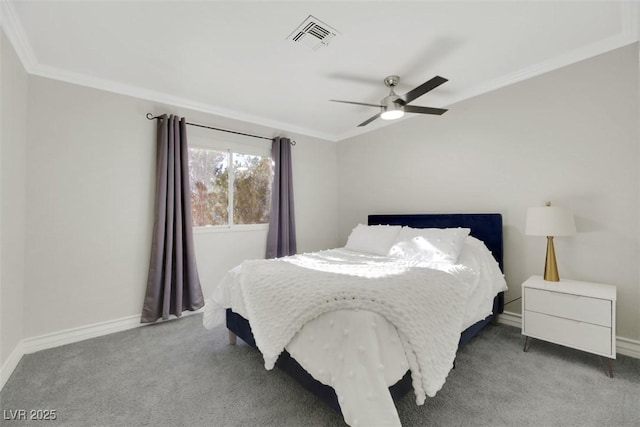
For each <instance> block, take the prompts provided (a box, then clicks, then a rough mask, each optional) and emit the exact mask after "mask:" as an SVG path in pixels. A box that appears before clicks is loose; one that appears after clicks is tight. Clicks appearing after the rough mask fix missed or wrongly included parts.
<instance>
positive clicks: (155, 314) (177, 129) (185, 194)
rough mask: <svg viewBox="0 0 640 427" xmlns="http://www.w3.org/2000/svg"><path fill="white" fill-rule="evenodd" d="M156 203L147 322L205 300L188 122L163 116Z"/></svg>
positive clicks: (179, 312) (144, 320) (193, 307)
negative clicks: (197, 244) (194, 227)
mask: <svg viewBox="0 0 640 427" xmlns="http://www.w3.org/2000/svg"><path fill="white" fill-rule="evenodd" d="M157 150H158V152H157V155H158V158H157V171H156V205H155V220H154V224H153V241H152V244H151V259H150V261H149V275H148V278H147V292H146V296H145V299H144V306H143V308H142V319H141V323H150V322H155V321H156V320H158V319H159V318H162V319H164V320H166V319H168V318H169V315H170V314H174V315H176V316H178V317H179V316H181V315H182V312H183V311H184V310H197V309H199V308H201V307H202V306H203V305H204V299H203V297H202V289H201V288H200V279H199V278H198V270H197V268H196V256H195V251H194V246H193V234H192V221H191V200H190V190H189V154H188V150H187V130H186V121H185V119H184V117H183V118H182V119H180V118H178V117H176V116H173V115H172V116H170V117H168V118H167V116H166V115H163V116H161V118H159V119H158V147H157Z"/></svg>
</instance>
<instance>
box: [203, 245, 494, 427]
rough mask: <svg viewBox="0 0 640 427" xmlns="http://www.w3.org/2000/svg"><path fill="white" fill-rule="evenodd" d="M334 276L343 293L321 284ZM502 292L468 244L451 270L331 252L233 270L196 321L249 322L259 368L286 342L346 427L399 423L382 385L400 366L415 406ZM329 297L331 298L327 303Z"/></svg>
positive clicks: (486, 257) (480, 249) (482, 252)
mask: <svg viewBox="0 0 640 427" xmlns="http://www.w3.org/2000/svg"><path fill="white" fill-rule="evenodd" d="M416 267H429V268H416ZM433 267H437V268H438V269H439V270H440V271H438V270H434V269H432V268H433ZM300 277H304V279H305V280H303V281H300V280H299V279H300ZM335 278H339V281H341V282H342V283H343V284H344V282H345V281H346V282H350V283H351V286H350V288H354V289H357V290H356V291H350V292H351V293H349V294H346V293H344V289H345V288H344V285H342V286H341V287H340V289H333V290H332V291H331V292H328V291H329V290H330V289H331V288H334V287H335V286H337V285H335V284H334V283H335V282H334V281H331V280H329V281H327V280H328V279H335ZM367 278H368V279H373V280H368V281H367V280H366V279H367ZM400 278H401V279H400ZM398 279H400V283H401V284H398V283H399V282H398ZM285 283H286V285H285ZM367 283H370V284H371V283H375V284H376V285H375V286H369V287H370V288H375V291H374V292H373V293H372V294H369V295H370V298H369V300H368V301H369V302H367V299H366V297H365V292H366V287H367V285H366V284H367ZM283 286H285V287H284V288H283ZM300 286H301V287H300ZM272 288H278V289H277V293H278V295H279V296H278V297H274V296H273V295H274V293H273V289H272ZM505 288H506V286H505V283H504V278H503V277H502V275H501V273H500V270H499V269H498V267H497V264H496V263H495V261H494V260H493V258H492V257H491V254H490V253H489V252H488V251H487V250H486V248H485V247H484V245H482V243H480V242H479V241H476V240H475V239H473V238H469V239H468V241H467V244H466V245H465V249H464V250H463V252H462V253H461V255H460V259H459V264H457V265H430V266H424V265H421V266H420V265H409V264H408V263H407V262H406V261H403V260H401V259H397V258H389V257H382V256H375V255H368V254H363V253H359V252H353V251H349V250H346V249H334V250H328V251H321V252H316V253H311V254H302V255H296V256H294V257H287V258H282V259H279V260H271V261H251V262H247V263H245V264H243V266H238V267H236V268H235V269H233V270H231V271H230V272H229V273H227V275H226V276H225V278H224V279H223V280H222V281H221V283H220V284H219V286H218V287H217V288H216V290H215V291H214V293H213V295H212V296H211V298H210V299H209V300H208V301H207V305H206V307H205V317H204V324H205V326H206V327H208V328H212V327H215V326H217V325H218V324H220V323H222V321H223V320H224V308H231V309H233V310H234V311H235V312H237V313H238V314H241V315H242V316H244V317H245V318H247V319H248V320H249V321H250V322H251V324H252V329H253V332H254V337H255V338H256V343H257V344H258V347H259V348H260V350H261V351H262V353H263V355H264V358H265V366H266V367H267V368H268V369H269V368H271V367H272V366H273V363H274V362H275V360H276V359H277V357H278V355H279V354H280V352H281V351H282V349H283V348H284V347H285V346H286V349H287V350H288V352H289V353H290V354H291V355H292V356H293V357H294V358H295V359H296V360H297V361H298V362H299V363H300V364H301V365H302V367H304V368H305V370H307V372H309V373H310V374H311V375H312V376H313V377H314V378H316V379H317V380H318V381H320V382H322V383H324V384H327V385H330V386H332V387H333V388H334V389H335V390H336V394H337V395H338V400H339V402H340V406H341V409H342V412H343V415H344V419H345V421H346V422H347V423H348V424H349V425H352V426H356V425H400V422H399V418H398V414H397V411H396V409H395V405H394V404H393V400H392V399H391V396H390V395H389V392H388V387H389V386H390V385H392V384H394V383H395V382H397V381H398V380H399V379H400V378H402V376H403V375H404V373H405V372H406V371H407V369H409V368H410V369H411V371H412V380H413V385H414V390H415V392H416V398H417V403H418V404H422V403H423V402H424V395H425V393H426V394H427V395H429V396H433V395H434V394H435V393H436V392H437V391H438V390H439V389H440V388H441V387H442V385H443V384H444V381H445V379H446V376H447V374H448V372H449V370H450V368H451V366H452V362H453V359H454V357H455V350H456V348H457V341H458V338H459V334H460V332H461V331H462V330H464V329H466V327H468V326H469V325H471V324H473V323H475V322H476V321H478V320H480V319H483V318H484V317H486V316H487V315H488V314H490V313H491V307H492V302H493V297H494V296H495V294H496V293H497V292H500V291H501V290H504V289H505ZM283 289H288V290H286V291H283ZM303 289H304V292H303V294H304V295H305V297H304V298H300V295H301V294H300V291H302V290H303ZM335 291H337V292H338V294H339V295H341V298H339V299H334V300H333V301H330V300H329V298H327V297H328V296H329V295H331V294H333V293H334V292H335ZM386 291H389V292H388V293H386V294H385V293H384V292H386ZM283 292H284V294H286V297H283V296H282V294H283ZM296 292H297V294H296ZM371 295H373V296H371ZM318 296H320V300H317V299H315V298H316V297H318ZM347 296H348V297H347ZM407 297H408V298H407ZM290 298H293V299H290ZM351 298H355V299H351ZM319 301H320V302H322V304H320V303H319ZM348 301H351V302H348ZM267 306H270V309H267ZM409 307H411V309H409V310H408V308H409ZM420 307H423V308H425V310H422V309H420ZM403 313H404V314H403ZM407 314H411V315H408V316H407Z"/></svg>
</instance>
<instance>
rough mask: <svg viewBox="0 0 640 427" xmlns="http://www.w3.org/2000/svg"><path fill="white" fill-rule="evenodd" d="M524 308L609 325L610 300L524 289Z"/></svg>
mask: <svg viewBox="0 0 640 427" xmlns="http://www.w3.org/2000/svg"><path fill="white" fill-rule="evenodd" d="M524 292H525V295H524V301H525V302H524V303H525V307H524V309H525V310H527V311H531V312H537V313H543V314H550V315H552V316H559V317H563V318H566V319H571V320H577V321H580V322H587V323H593V324H595V325H601V326H606V327H611V313H612V310H611V301H609V300H604V299H599V298H592V297H587V296H581V295H573V294H566V293H562V292H551V291H544V290H541V289H532V288H525V289H524Z"/></svg>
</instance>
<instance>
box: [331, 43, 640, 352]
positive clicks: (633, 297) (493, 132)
mask: <svg viewBox="0 0 640 427" xmlns="http://www.w3.org/2000/svg"><path fill="white" fill-rule="evenodd" d="M638 81H639V74H638V44H637V43H636V44H634V45H630V46H628V47H624V48H621V49H618V50H615V51H612V52H609V53H607V54H604V55H601V56H598V57H595V58H592V59H589V60H586V61H583V62H580V63H577V64H574V65H571V66H569V67H566V68H563V69H560V70H557V71H554V72H550V73H548V74H545V75H541V76H539V77H536V78H534V79H530V80H527V81H524V82H521V83H518V84H514V85H512V86H509V87H506V88H503V89H501V90H497V91H494V92H491V93H488V94H485V95H481V96H478V97H476V98H474V99H470V100H466V101H464V102H460V103H458V104H456V105H452V106H450V111H449V112H447V113H446V114H445V115H443V116H440V117H425V116H422V117H414V118H411V119H408V120H405V121H402V122H399V123H397V124H394V125H392V126H388V127H385V128H383V129H381V130H378V131H374V132H371V133H368V134H365V135H360V136H357V137H353V138H351V139H348V140H345V141H342V142H340V143H339V144H338V170H339V174H340V181H339V182H340V187H339V217H340V235H341V238H342V243H344V242H345V241H346V237H347V235H348V233H349V231H350V230H351V228H352V227H353V226H354V225H356V224H357V223H358V222H364V221H366V216H367V214H369V213H393V212H499V213H502V214H503V220H504V224H505V272H506V277H507V282H508V284H509V287H510V290H509V293H508V294H507V300H510V299H512V298H515V297H518V296H519V295H520V292H521V291H520V284H521V283H522V282H523V281H524V280H525V279H526V278H527V277H528V276H530V275H532V274H539V275H541V274H542V271H543V267H544V254H545V247H546V241H545V239H544V238H543V237H531V236H525V235H524V222H525V215H526V209H527V208H528V207H530V206H543V204H544V202H545V201H546V200H550V201H551V202H552V203H553V204H556V205H559V206H564V207H567V208H569V209H571V210H572V211H573V212H574V215H575V219H576V226H577V229H578V232H579V234H577V235H576V236H574V237H569V238H557V239H555V243H556V254H557V259H558V264H559V267H558V268H559V272H560V276H561V277H565V278H573V279H578V280H586V281H594V282H600V283H609V284H614V285H616V286H617V288H618V304H617V309H618V335H620V336H623V337H627V338H630V339H634V340H637V339H639V338H640V310H639V307H640V286H639V275H638V257H639V229H638V221H639V218H640V215H639V211H638V187H639V183H640V178H639V174H638V170H639V163H638V160H639V150H638V149H639V144H640V138H639V130H638V117H639V107H638ZM427 101H428V100H427V99H426V97H425V100H424V102H422V103H427V104H428V102H427ZM507 310H508V311H512V312H516V313H519V312H520V302H517V303H513V304H511V305H509V306H508V307H507Z"/></svg>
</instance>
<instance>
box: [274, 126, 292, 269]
mask: <svg viewBox="0 0 640 427" xmlns="http://www.w3.org/2000/svg"><path fill="white" fill-rule="evenodd" d="M271 156H272V158H273V161H274V171H273V188H272V190H271V212H270V214H269V232H268V234H267V258H277V257H281V256H287V255H294V254H295V253H296V251H297V249H296V222H295V215H294V212H293V180H292V174H291V141H290V140H289V139H288V138H280V137H277V138H274V139H273V143H272V146H271Z"/></svg>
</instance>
